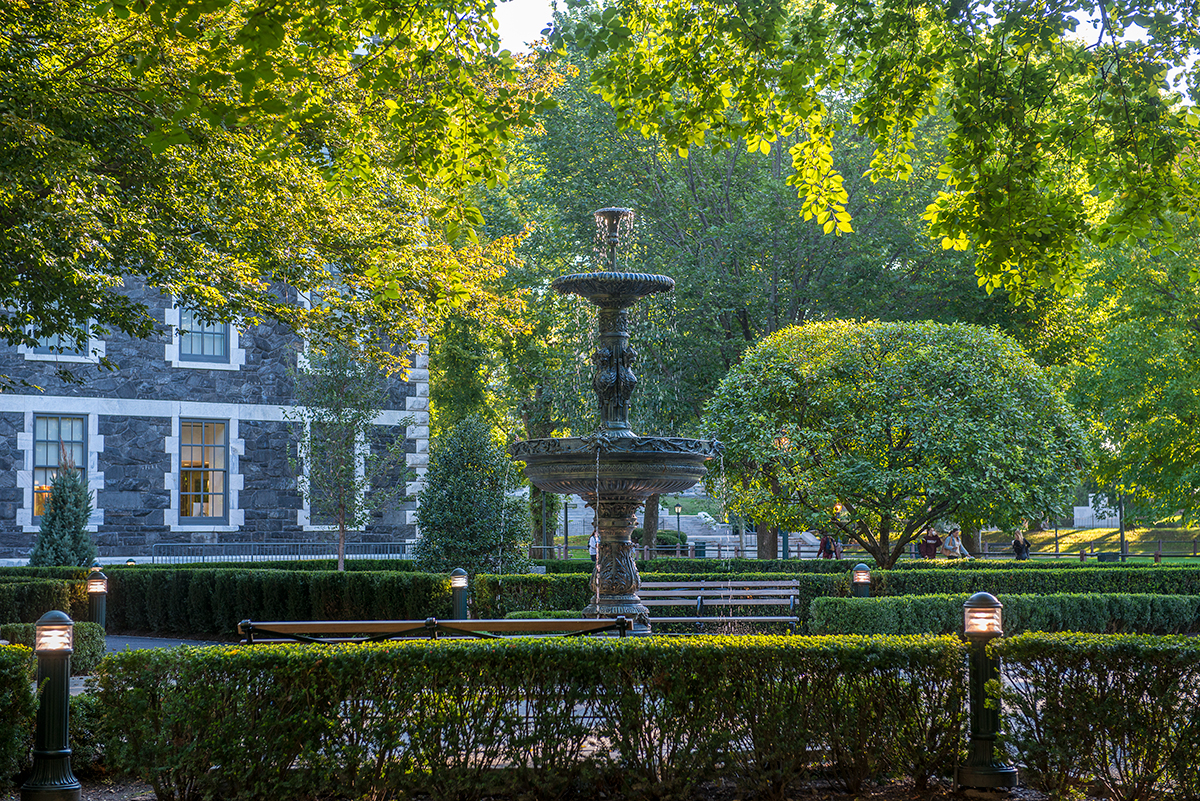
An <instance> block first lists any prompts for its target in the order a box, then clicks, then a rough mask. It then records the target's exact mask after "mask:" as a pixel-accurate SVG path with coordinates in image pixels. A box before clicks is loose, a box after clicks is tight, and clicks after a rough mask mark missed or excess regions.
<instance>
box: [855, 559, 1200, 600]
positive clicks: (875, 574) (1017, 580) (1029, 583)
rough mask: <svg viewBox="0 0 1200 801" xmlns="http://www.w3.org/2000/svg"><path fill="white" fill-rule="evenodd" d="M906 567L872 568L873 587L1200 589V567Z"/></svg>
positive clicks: (880, 592)
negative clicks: (956, 568)
mask: <svg viewBox="0 0 1200 801" xmlns="http://www.w3.org/2000/svg"><path fill="white" fill-rule="evenodd" d="M971 564H972V567H971V568H969V569H968V568H962V569H959V570H944V569H936V568H934V569H928V570H916V569H904V570H886V571H884V570H879V571H872V573H871V591H872V594H874V595H877V596H884V595H937V594H939V593H963V592H965V593H973V592H978V591H979V590H987V591H988V592H990V593H992V594H993V595H999V594H1001V593H1004V594H1008V595H1029V594H1039V595H1049V594H1052V593H1058V592H1101V593H1110V592H1115V593H1156V594H1162V595H1200V567H1158V566H1150V567H1127V566H1124V565H1122V566H1119V567H1115V566H1105V567H1099V566H1094V567H1086V566H1082V565H1081V566H1080V567H1077V568H1067V569H1062V570H1045V569H1041V570H1039V569H1035V570H992V569H977V568H975V567H974V566H973V565H974V563H971Z"/></svg>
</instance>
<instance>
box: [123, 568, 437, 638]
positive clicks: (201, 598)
mask: <svg viewBox="0 0 1200 801" xmlns="http://www.w3.org/2000/svg"><path fill="white" fill-rule="evenodd" d="M107 575H108V608H107V620H106V622H107V624H108V629H109V631H110V632H112V631H139V632H154V633H163V634H190V635H210V636H227V635H232V634H235V633H236V632H237V624H238V622H239V621H242V620H245V619H247V618H251V619H257V620H376V619H379V620H417V619H424V618H427V617H444V618H448V617H450V613H451V604H450V577H449V576H447V575H438V574H430V573H415V572H397V571H386V572H383V571H374V572H372V571H347V572H344V573H340V572H337V571H329V570H311V571H310V570H232V569H221V568H216V569H200V568H193V569H182V570H181V569H178V568H176V567H173V566H172V567H138V568H134V569H128V568H126V569H121V570H114V571H112V572H111V573H109V574H107Z"/></svg>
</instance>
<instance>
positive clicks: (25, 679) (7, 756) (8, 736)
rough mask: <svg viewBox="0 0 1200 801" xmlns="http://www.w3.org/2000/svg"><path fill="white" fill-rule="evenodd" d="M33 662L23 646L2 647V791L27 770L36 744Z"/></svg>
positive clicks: (0, 713) (0, 653) (0, 739)
mask: <svg viewBox="0 0 1200 801" xmlns="http://www.w3.org/2000/svg"><path fill="white" fill-rule="evenodd" d="M32 659H33V651H32V650H31V649H29V648H26V647H25V646H23V645H0V787H6V786H7V785H8V784H9V783H10V782H11V780H12V777H13V776H14V775H15V774H16V773H17V771H19V770H20V769H21V768H23V767H24V766H25V763H26V760H27V758H28V755H29V748H30V746H31V744H32V731H33V728H32V727H33V711H34V706H33V703H34V698H33V689H32V682H30V680H29V662H30V660H32Z"/></svg>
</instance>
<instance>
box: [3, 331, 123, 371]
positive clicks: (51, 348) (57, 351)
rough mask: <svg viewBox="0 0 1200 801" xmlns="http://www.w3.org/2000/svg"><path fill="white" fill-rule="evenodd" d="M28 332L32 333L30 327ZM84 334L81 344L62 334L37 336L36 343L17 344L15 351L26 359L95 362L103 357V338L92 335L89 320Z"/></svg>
mask: <svg viewBox="0 0 1200 801" xmlns="http://www.w3.org/2000/svg"><path fill="white" fill-rule="evenodd" d="M28 332H29V333H30V334H32V333H33V330H32V328H31V329H28ZM86 334H87V336H86V337H85V338H84V339H83V341H82V344H81V343H79V342H77V341H76V340H74V339H73V338H71V337H67V336H63V335H62V334H50V335H47V336H43V337H38V339H37V344H35V345H18V346H17V352H18V353H20V354H22V355H23V356H24V357H25V359H26V360H27V361H38V362H59V363H62V362H67V363H71V362H75V363H90V364H96V363H97V362H99V361H100V359H102V358H104V351H105V347H104V340H102V339H96V337H95V336H93V331H92V324H91V323H90V322H89V323H88V325H87V328H86Z"/></svg>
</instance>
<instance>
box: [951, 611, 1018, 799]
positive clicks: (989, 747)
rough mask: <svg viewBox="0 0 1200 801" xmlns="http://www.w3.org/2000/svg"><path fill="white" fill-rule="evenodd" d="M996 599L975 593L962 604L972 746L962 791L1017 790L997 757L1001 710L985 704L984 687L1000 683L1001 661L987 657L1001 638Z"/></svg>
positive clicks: (1011, 772)
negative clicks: (968, 662) (967, 648)
mask: <svg viewBox="0 0 1200 801" xmlns="http://www.w3.org/2000/svg"><path fill="white" fill-rule="evenodd" d="M1003 608H1004V605H1003V604H1001V603H1000V601H999V600H997V599H996V596H994V595H992V594H991V593H987V592H977V593H975V594H974V595H972V596H971V597H970V598H968V599H967V601H966V603H964V604H963V634H964V636H965V637H966V638H967V641H968V642H969V643H970V644H971V657H970V658H971V670H970V676H969V682H970V687H971V744H970V754H969V755H968V757H967V762H966V764H964V765H961V766H959V768H958V773H957V776H956V780H957V782H958V784H959V785H960V786H962V787H975V788H979V789H994V788H998V787H1016V786H1017V769H1016V768H1014V767H1013V766H1012V765H1009V764H1007V763H1005V762H1003V761H1002V760H1000V759H999V758H998V757H997V755H996V734H997V732H999V731H1000V708H999V706H998V705H996V704H988V703H987V700H988V699H987V684H988V682H989V681H997V682H998V681H999V680H1000V659H999V658H998V657H996V656H992V655H990V654H989V653H988V643H989V642H991V641H992V640H993V639H995V638H996V637H1000V636H1002V635H1003V634H1004V622H1003V617H1002V610H1003Z"/></svg>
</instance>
